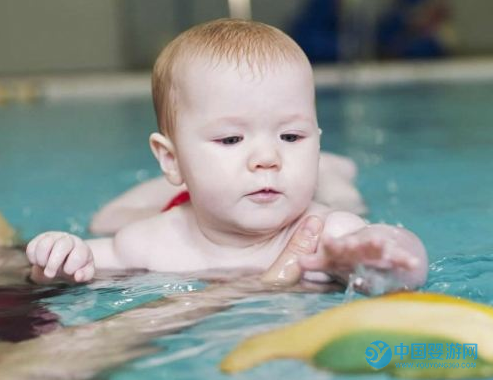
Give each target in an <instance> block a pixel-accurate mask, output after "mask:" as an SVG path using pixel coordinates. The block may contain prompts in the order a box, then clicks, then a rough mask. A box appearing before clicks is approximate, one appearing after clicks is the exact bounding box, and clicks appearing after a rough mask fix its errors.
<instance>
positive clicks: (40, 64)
mask: <svg viewBox="0 0 493 380" xmlns="http://www.w3.org/2000/svg"><path fill="white" fill-rule="evenodd" d="M492 15H493V1H491V0H468V1H464V0H370V1H368V0H249V1H245V0H236V1H235V0H229V1H227V0H70V1H67V0H42V1H39V0H0V76H2V77H6V76H13V75H15V76H19V75H24V74H51V73H60V72H63V73H73V72H81V71H92V72H94V71H142V70H149V69H151V67H152V64H153V61H154V59H155V57H156V56H157V54H158V52H159V51H160V49H161V48H162V47H163V46H164V44H166V43H167V42H169V41H170V40H171V39H172V38H173V37H175V36H176V35H177V34H178V33H180V32H181V31H183V30H185V29H187V28H189V27H190V26H191V25H194V24H197V23H200V22H204V21H207V20H210V19H214V18H219V17H228V16H233V17H243V18H250V17H251V18H253V19H254V20H258V21H262V22H266V23H268V24H272V25H274V26H277V27H279V28H280V29H282V30H284V31H286V32H287V33H289V34H290V35H291V36H292V37H293V38H294V39H295V40H296V41H297V42H298V43H299V44H300V45H301V46H302V47H303V49H304V50H305V51H306V53H307V54H308V56H309V57H310V59H311V60H312V61H313V62H314V63H325V62H328V63H332V62H341V61H342V62H344V61H364V62H366V61H381V60H398V59H399V60H400V59H403V60H405V59H435V58H443V57H477V56H485V55H490V54H491V53H492V52H493V32H492V29H493V26H492V23H491V19H490V18H491V16H492Z"/></svg>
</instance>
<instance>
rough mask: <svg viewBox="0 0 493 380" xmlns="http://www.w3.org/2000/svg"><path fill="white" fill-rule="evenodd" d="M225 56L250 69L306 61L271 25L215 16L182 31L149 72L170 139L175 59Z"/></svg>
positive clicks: (160, 119) (160, 117)
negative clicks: (209, 20) (212, 19)
mask: <svg viewBox="0 0 493 380" xmlns="http://www.w3.org/2000/svg"><path fill="white" fill-rule="evenodd" d="M196 56H207V57H210V58H211V59H212V60H214V59H215V60H218V61H220V60H223V59H226V60H227V61H228V62H231V63H233V64H236V65H237V66H238V65H239V64H240V63H242V62H246V63H247V64H248V66H249V67H250V68H251V69H252V70H253V69H257V70H259V71H262V70H263V69H264V68H265V67H268V66H272V65H275V64H279V63H283V62H291V61H298V62H299V61H302V62H307V63H308V59H307V57H306V55H305V53H304V52H303V51H302V50H301V48H300V47H299V46H298V45H297V44H296V42H294V41H293V40H292V39H291V38H290V37H289V36H287V35H286V34H285V33H283V32H282V31H280V30H279V29H277V28H274V27H272V26H269V25H266V24H263V23H260V22H255V21H246V20H238V19H218V20H214V21H211V22H207V23H204V24H200V25H197V26H195V27H193V28H191V29H188V30H187V31H185V32H183V33H181V34H180V35H179V36H178V37H176V38H175V39H174V40H173V41H171V42H170V43H169V44H168V45H167V46H166V47H165V48H164V49H163V50H162V51H161V53H160V54H159V57H158V58H157V60H156V63H155V64H154V69H153V73H152V97H153V101H154V110H155V112H156V117H157V122H158V125H159V131H160V132H161V133H162V134H163V135H165V136H166V137H168V138H170V139H173V137H174V128H175V123H176V87H177V86H176V81H175V80H174V75H173V74H174V71H175V70H176V66H177V65H176V63H177V62H178V61H179V60H180V59H182V58H184V57H186V58H190V59H191V58H193V57H196Z"/></svg>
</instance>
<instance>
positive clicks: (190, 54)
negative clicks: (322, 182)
mask: <svg viewBox="0 0 493 380" xmlns="http://www.w3.org/2000/svg"><path fill="white" fill-rule="evenodd" d="M152 81H153V83H152V84H153V86H152V88H153V98H154V107H155V110H156V115H157V119H158V124H159V130H160V132H161V134H158V133H155V134H153V135H152V136H151V147H152V150H153V152H154V154H155V155H156V158H157V159H158V161H159V162H160V165H161V168H162V169H163V171H164V173H165V175H166V177H167V178H168V180H169V181H170V182H171V183H173V184H175V185H180V184H182V183H183V182H185V183H186V185H187V188H188V190H189V192H190V197H191V201H192V205H193V208H194V210H195V212H196V215H197V219H198V220H199V222H200V223H201V224H204V225H207V226H208V227H210V228H220V229H223V230H224V229H226V230H229V231H231V232H236V233H241V234H258V233H264V234H268V233H273V232H275V231H277V230H278V229H279V228H282V227H284V226H286V225H288V224H289V223H291V222H292V221H294V220H295V219H296V218H297V217H299V216H300V215H301V214H302V213H303V212H304V211H305V210H306V208H307V207H308V205H309V204H310V202H311V199H312V197H313V193H314V191H315V187H316V181H317V174H318V157H319V130H318V125H317V120H316V113H315V95H314V85H313V74H312V70H311V67H310V64H309V62H308V60H307V58H306V56H305V54H304V53H303V51H302V50H301V49H300V47H299V46H298V45H297V44H296V43H295V42H294V41H293V40H292V39H291V38H289V37H288V36H287V35H285V34H284V33H283V32H281V31H280V30H278V29H275V28H273V27H271V26H268V25H265V24H261V23H257V22H251V21H242V20H231V19H224V20H216V21H213V22H209V23H206V24H202V25H198V26H196V27H194V28H192V29H190V30H188V31H186V32H184V33H182V34H181V35H179V36H178V37H177V38H176V39H175V40H173V41H172V42H171V43H170V44H169V45H168V46H167V47H166V48H165V49H164V50H163V51H162V53H161V54H160V56H159V58H158V60H157V62H156V64H155V66H154V72H153V78H152Z"/></svg>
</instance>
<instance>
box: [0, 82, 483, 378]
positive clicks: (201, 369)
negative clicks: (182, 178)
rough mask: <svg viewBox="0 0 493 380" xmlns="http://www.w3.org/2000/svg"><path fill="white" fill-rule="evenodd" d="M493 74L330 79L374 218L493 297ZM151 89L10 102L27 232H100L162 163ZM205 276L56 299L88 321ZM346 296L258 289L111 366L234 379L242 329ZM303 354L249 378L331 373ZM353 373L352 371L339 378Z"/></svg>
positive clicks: (8, 175) (2, 142)
mask: <svg viewBox="0 0 493 380" xmlns="http://www.w3.org/2000/svg"><path fill="white" fill-rule="evenodd" d="M492 94H493V83H460V84H459V83H456V84H451V83H449V84H433V85H431V84H430V85H419V86H418V85H413V86H411V85H406V86H394V87H382V88H368V89H324V90H320V91H319V94H318V101H317V102H318V114H319V124H320V126H321V128H322V129H323V130H324V133H323V135H322V138H323V141H322V148H323V149H330V150H332V151H335V152H337V153H341V154H345V155H349V156H351V157H352V158H354V159H355V160H356V161H357V163H358V165H359V168H360V174H359V179H358V187H359V188H360V190H361V192H362V194H363V196H364V198H365V200H366V202H367V204H368V206H369V209H370V211H371V213H370V214H369V215H368V216H367V217H368V219H370V220H371V221H373V222H380V221H384V222H387V223H394V224H395V223H399V224H402V225H404V226H405V227H407V228H409V229H411V230H413V231H414V232H416V233H417V234H418V235H419V236H420V237H421V238H422V240H423V241H424V243H425V245H426V247H427V249H428V252H429V256H430V276H429V281H428V284H427V285H426V287H425V290H430V291H437V292H443V293H447V294H452V295H456V296H461V297H467V298H471V299H473V300H476V301H479V302H483V303H487V304H490V305H493V287H492V286H491V285H490V283H491V279H490V278H491V274H492V273H493V175H492V173H493V148H492V147H493V108H492V107H491V99H492ZM154 125H155V121H154V116H153V113H152V106H151V100H150V99H148V98H138V99H127V100H121V99H119V100H111V99H109V100H94V101H70V102H68V101H67V102H59V103H46V104H43V103H36V104H31V105H7V106H3V107H0V211H1V212H2V213H3V214H4V215H5V216H6V217H7V219H8V220H9V221H10V222H11V223H12V224H13V225H14V226H16V227H17V228H19V230H20V231H21V232H22V235H23V237H24V238H25V239H28V238H30V237H32V236H33V235H35V234H37V233H39V232H41V231H45V230H69V231H72V232H74V233H78V234H81V235H83V236H88V234H87V232H86V230H85V228H86V226H87V223H88V221H89V219H90V215H91V214H92V213H93V212H94V211H95V210H96V209H97V208H98V207H99V206H100V205H101V204H103V203H105V202H106V201H108V200H109V199H111V198H112V197H113V196H115V195H116V194H118V193H120V192H121V191H123V190H125V189H127V188H128V187H130V186H131V185H133V184H135V183H137V182H139V181H142V180H145V179H147V178H151V177H153V176H155V175H157V174H158V173H159V172H158V169H157V165H156V164H155V163H154V161H153V158H152V156H151V154H150V152H149V149H148V146H147V138H148V135H149V134H150V133H151V132H152V131H154V129H155V126H154ZM204 286H205V284H203V283H201V282H198V281H193V279H192V280H187V281H185V280H181V279H177V278H174V277H173V276H169V275H164V274H153V273H148V274H136V275H133V276H127V277H125V276H124V277H123V278H120V279H118V281H117V280H113V281H112V280H105V281H100V282H96V283H94V284H92V285H89V286H82V287H78V288H74V289H72V290H68V291H66V292H65V293H64V294H62V295H60V296H58V297H52V298H49V299H46V300H45V302H46V304H47V305H48V306H49V308H50V310H52V311H54V312H56V313H58V314H59V315H60V316H61V320H62V322H63V323H64V324H65V325H74V324H75V325H77V324H85V323H88V322H90V321H92V320H95V319H100V318H103V317H105V316H109V315H112V314H114V313H118V312H120V311H123V310H127V309H131V308H134V307H135V306H136V305H139V304H142V303H145V302H147V301H151V300H155V299H159V298H160V297H161V296H163V295H167V294H170V293H174V292H187V291H190V290H200V289H202V288H203V287H204ZM343 299H344V296H343V294H341V293H336V294H323V295H320V294H304V295H299V294H282V293H281V294H277V295H270V296H257V297H252V298H251V299H248V300H244V301H242V302H240V303H238V304H237V305H236V306H235V307H233V308H231V309H228V310H225V311H222V312H219V313H217V314H214V315H212V316H209V317H207V318H206V319H205V320H204V321H203V322H202V323H199V324H198V325H196V326H194V327H191V328H188V329H186V330H184V331H183V332H181V333H179V334H172V335H167V336H163V337H161V338H158V339H156V340H154V341H153V343H154V344H156V345H157V346H159V347H162V349H161V350H160V351H158V352H157V353H155V354H152V355H147V356H145V357H143V358H140V359H137V360H134V361H131V362H129V363H127V364H125V365H124V366H121V367H119V368H116V369H114V370H112V371H109V372H107V373H105V377H107V378H110V379H137V378H146V379H197V378H202V379H222V378H224V379H229V378H231V377H230V376H225V375H222V374H220V372H219V371H218V369H217V363H218V362H219V361H220V360H221V358H222V356H223V355H224V354H226V353H227V352H228V351H229V350H230V349H231V348H232V347H234V346H235V344H237V343H238V342H239V341H240V340H241V339H243V338H244V337H245V336H248V335H250V334H252V333H254V332H257V331H264V330H266V329H268V328H270V327H274V326H279V325H282V324H285V323H287V322H291V321H296V320H299V319H301V318H303V317H306V316H308V315H312V314H314V313H316V312H317V311H320V310H323V309H324V308H327V307H331V306H334V305H338V304H340V303H342V302H343ZM326 376H327V375H326V374H324V373H321V372H318V371H316V370H314V369H313V368H311V367H309V366H307V365H304V364H300V363H299V362H296V361H290V360H282V361H276V362H271V363H267V364H265V365H262V366H259V367H257V368H255V369H254V370H252V371H249V372H245V373H242V374H239V375H236V376H234V378H238V379H263V378H265V379H278V378H281V377H282V378H286V379H300V378H310V379H322V378H326ZM337 378H344V379H347V378H348V377H344V376H338V377H337Z"/></svg>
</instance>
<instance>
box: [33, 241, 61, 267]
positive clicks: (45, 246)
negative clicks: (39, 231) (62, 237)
mask: <svg viewBox="0 0 493 380" xmlns="http://www.w3.org/2000/svg"><path fill="white" fill-rule="evenodd" d="M55 240H56V237H55V236H54V235H53V234H51V233H46V234H43V235H40V236H39V239H38V240H37V241H35V242H34V244H33V245H32V248H31V249H30V250H29V252H31V255H30V256H32V257H33V259H32V260H33V261H31V263H33V264H37V265H39V266H41V267H44V266H46V263H47V262H48V257H49V256H50V253H51V250H52V248H53V244H54V243H55ZM28 257H29V255H28Z"/></svg>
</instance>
